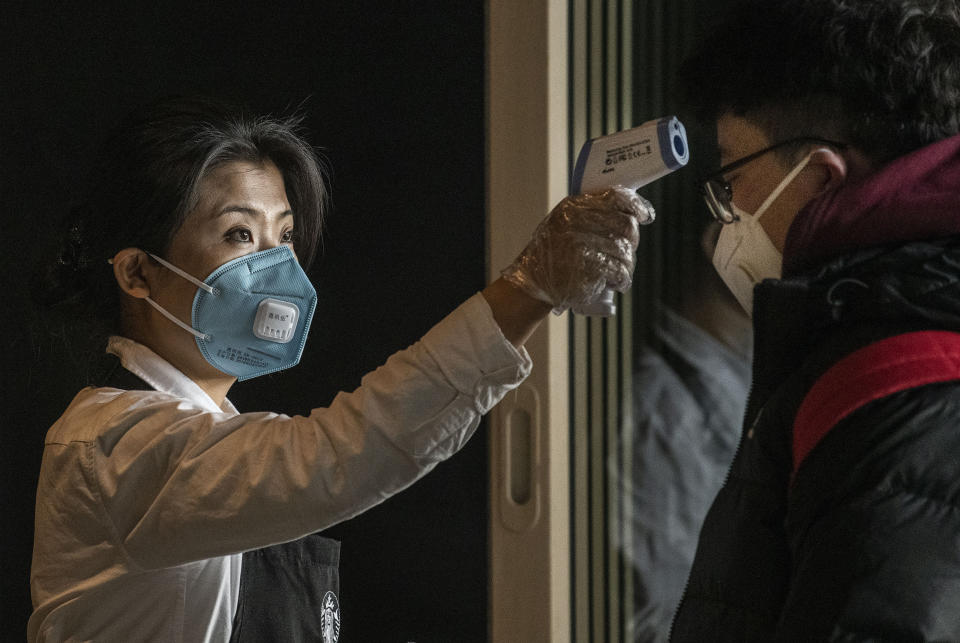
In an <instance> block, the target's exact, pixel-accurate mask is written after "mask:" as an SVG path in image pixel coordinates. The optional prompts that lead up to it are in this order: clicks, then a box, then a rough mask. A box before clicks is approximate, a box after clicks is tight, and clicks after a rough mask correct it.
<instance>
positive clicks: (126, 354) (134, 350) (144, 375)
mask: <svg viewBox="0 0 960 643" xmlns="http://www.w3.org/2000/svg"><path fill="white" fill-rule="evenodd" d="M107 352H108V353H110V354H112V355H116V356H117V357H119V358H120V364H121V365H122V366H123V367H124V368H125V369H127V370H128V371H130V372H131V373H133V374H134V375H136V376H137V377H139V378H140V379H142V380H143V381H144V382H146V383H147V384H149V385H150V386H152V387H153V388H154V389H155V390H157V391H160V392H161V393H169V394H170V395H174V396H176V397H180V398H185V399H187V400H190V401H191V402H193V403H194V404H196V405H198V406H200V407H202V408H203V409H205V410H207V411H210V412H211V413H228V414H230V415H236V414H237V409H236V407H234V406H233V404H232V403H231V402H230V400H227V399H224V401H223V407H219V406H217V405H216V403H215V402H214V401H213V400H212V399H211V398H210V396H209V395H207V394H206V392H205V391H204V390H203V389H202V388H200V386H198V385H197V383H196V382H194V381H193V380H192V379H190V378H189V377H187V376H186V375H184V374H183V373H181V372H180V371H179V370H178V369H176V368H174V366H173V365H172V364H170V362H168V361H167V360H165V359H163V358H162V357H160V356H159V355H157V354H156V353H154V352H153V351H152V350H150V349H149V348H147V347H146V346H144V345H143V344H141V343H139V342H135V341H133V340H132V339H128V338H126V337H119V336H117V335H114V336H112V337H111V338H110V339H109V340H108V341H107Z"/></svg>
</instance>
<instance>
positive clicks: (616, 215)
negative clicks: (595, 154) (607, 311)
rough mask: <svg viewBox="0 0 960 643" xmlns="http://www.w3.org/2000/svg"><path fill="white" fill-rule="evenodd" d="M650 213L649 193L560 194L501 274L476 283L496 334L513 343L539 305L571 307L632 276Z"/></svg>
mask: <svg viewBox="0 0 960 643" xmlns="http://www.w3.org/2000/svg"><path fill="white" fill-rule="evenodd" d="M654 217H655V213H654V210H653V206H652V205H651V204H650V202H649V201H647V200H646V199H644V198H643V197H641V196H639V195H637V193H636V192H634V191H633V190H628V189H626V188H622V187H614V188H609V189H607V190H604V191H602V192H595V193H590V194H583V195H579V196H572V197H568V198H566V199H564V200H563V201H561V202H560V203H559V204H558V205H557V207H555V208H554V209H553V211H552V212H550V214H549V215H548V216H547V217H546V218H545V219H544V220H543V221H542V222H541V223H540V225H539V226H538V227H537V229H536V231H535V232H534V233H533V238H532V239H531V240H530V243H528V244H527V247H526V248H524V250H523V252H521V253H520V255H519V256H518V257H517V258H516V260H514V262H513V263H512V264H510V266H509V267H507V268H506V269H505V270H503V272H502V275H503V278H501V279H498V280H497V281H495V282H493V283H492V284H490V285H489V286H487V288H486V289H485V290H484V291H483V296H484V297H485V298H486V300H487V303H488V304H490V307H491V309H492V310H493V317H494V319H495V320H496V321H497V323H498V324H499V325H500V328H501V330H502V331H503V333H504V336H505V337H506V338H507V339H508V340H509V341H510V342H512V343H513V344H514V345H516V346H521V345H523V343H524V342H525V341H526V340H527V338H528V337H529V336H530V335H531V334H532V333H533V331H534V330H535V329H536V327H537V326H538V325H539V323H540V321H541V320H542V319H543V318H544V317H546V315H547V313H548V312H549V311H550V310H551V309H553V312H554V313H556V314H560V313H562V312H563V311H565V310H567V309H573V310H574V311H576V310H578V309H579V308H581V307H584V306H587V305H588V304H590V303H592V302H594V301H595V300H596V299H597V298H599V297H600V296H601V294H602V293H603V291H604V290H607V289H608V288H612V289H614V290H618V291H620V292H623V291H625V290H627V289H628V288H629V287H630V284H631V282H632V280H633V268H634V264H635V256H636V251H637V243H638V240H639V229H638V226H639V225H640V224H647V223H651V222H652V221H653V219H654Z"/></svg>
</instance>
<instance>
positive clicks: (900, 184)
mask: <svg viewBox="0 0 960 643" xmlns="http://www.w3.org/2000/svg"><path fill="white" fill-rule="evenodd" d="M958 214H960V135H958V136H953V137H950V138H947V139H944V140H942V141H939V142H937V143H934V144H933V145H929V146H927V147H924V148H921V149H919V150H916V151H914V152H911V153H910V154H907V155H906V156H903V157H900V158H898V159H896V160H894V161H892V162H891V163H889V164H887V165H886V166H884V167H883V168H881V169H880V170H879V171H877V172H875V173H874V174H872V175H870V176H868V177H866V178H865V179H863V180H861V181H857V182H853V183H848V184H847V185H845V186H843V187H841V188H839V189H837V190H834V191H832V192H829V193H827V194H824V195H823V196H821V197H819V198H817V199H814V200H813V201H811V202H810V203H809V204H807V206H806V207H805V208H804V209H803V210H801V211H800V213H799V214H797V216H796V218H795V219H794V221H793V223H792V225H791V226H790V230H789V232H788V234H787V239H786V242H785V244H784V251H783V275H784V276H785V277H791V276H794V275H797V274H799V273H802V272H805V271H808V270H810V269H812V268H814V267H816V266H818V265H820V264H822V263H823V262H825V261H829V260H830V259H833V258H835V257H838V256H840V255H843V254H846V253H848V252H850V251H853V250H856V249H862V248H871V247H874V246H880V245H885V244H890V243H904V242H908V241H920V240H925V239H934V238H939V237H945V236H950V235H955V234H958V233H960V216H958Z"/></svg>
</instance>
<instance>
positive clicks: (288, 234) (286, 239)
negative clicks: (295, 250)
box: [280, 230, 293, 243]
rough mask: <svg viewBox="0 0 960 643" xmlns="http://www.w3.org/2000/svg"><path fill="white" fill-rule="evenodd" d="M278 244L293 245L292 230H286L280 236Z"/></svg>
mask: <svg viewBox="0 0 960 643" xmlns="http://www.w3.org/2000/svg"><path fill="white" fill-rule="evenodd" d="M280 243H293V230H287V231H285V232H284V233H283V234H282V235H281V236H280Z"/></svg>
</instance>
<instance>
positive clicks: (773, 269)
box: [713, 152, 813, 316]
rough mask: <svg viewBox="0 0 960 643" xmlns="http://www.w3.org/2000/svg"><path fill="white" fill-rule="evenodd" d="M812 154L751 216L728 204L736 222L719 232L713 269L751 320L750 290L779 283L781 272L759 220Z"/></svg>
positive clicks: (780, 256)
mask: <svg viewBox="0 0 960 643" xmlns="http://www.w3.org/2000/svg"><path fill="white" fill-rule="evenodd" d="M812 154H813V152H811V153H810V154H807V156H806V157H804V159H803V160H802V161H800V162H799V163H798V164H797V165H796V166H795V167H794V168H793V169H792V170H790V173H789V174H787V176H786V177H784V179H783V180H782V181H781V182H780V184H779V185H778V186H777V187H776V188H774V190H773V192H771V193H770V196H768V197H767V198H766V200H765V201H764V202H763V203H762V204H760V207H759V208H757V211H756V212H754V213H753V214H749V213H747V212H744V211H743V210H741V209H740V208H738V207H737V206H736V205H735V204H733V203H732V202H731V204H730V205H731V206H732V208H733V212H734V214H736V215H737V217H739V220H737V221H734V222H733V223H726V224H724V226H723V228H721V230H720V238H719V239H718V240H717V247H716V250H714V252H713V266H714V268H716V269H717V272H718V273H720V278H721V279H723V283H725V284H726V285H727V288H729V289H730V291H731V292H733V295H734V297H736V298H737V301H739V302H740V305H741V306H743V309H744V310H746V311H747V314H748V315H750V316H753V287H754V286H755V285H757V284H758V283H760V282H761V281H763V280H764V279H779V278H780V276H781V273H782V269H783V254H782V253H781V252H780V251H779V250H777V247H776V246H774V245H773V242H772V241H770V237H769V236H767V233H766V231H765V230H764V229H763V226H761V225H760V216H761V215H762V214H763V213H764V212H766V211H767V209H768V208H769V207H770V205H771V204H772V203H773V202H774V201H775V200H776V198H777V197H778V196H780V194H781V193H782V192H783V191H784V190H785V189H786V188H787V186H788V185H790V182H791V181H793V179H794V178H796V176H797V175H798V174H799V173H800V171H801V170H803V168H805V167H806V166H807V163H809V162H810V156H811V155H812Z"/></svg>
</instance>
